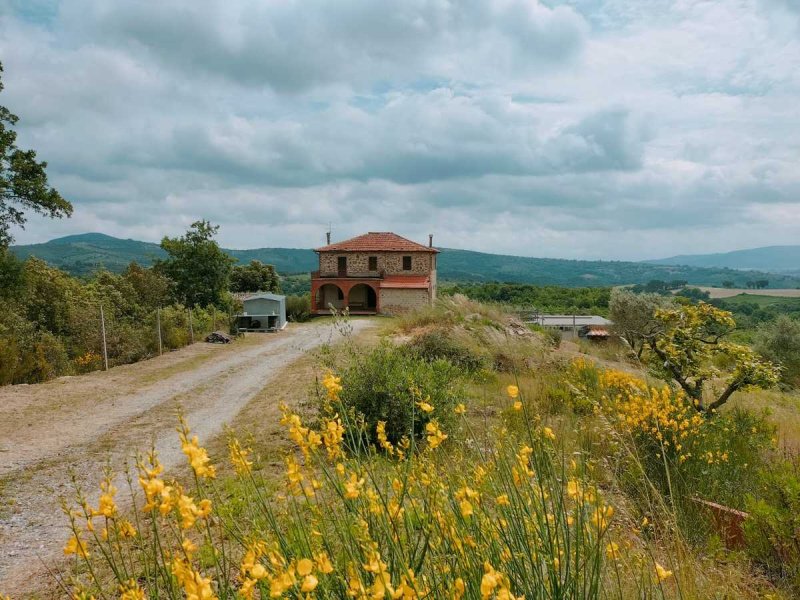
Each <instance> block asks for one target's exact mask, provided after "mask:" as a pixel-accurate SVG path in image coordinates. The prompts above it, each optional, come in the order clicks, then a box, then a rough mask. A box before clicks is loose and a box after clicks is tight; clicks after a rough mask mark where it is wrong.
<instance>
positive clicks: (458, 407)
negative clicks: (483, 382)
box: [453, 402, 467, 581]
mask: <svg viewBox="0 0 800 600" xmlns="http://www.w3.org/2000/svg"><path fill="white" fill-rule="evenodd" d="M453 412H454V413H456V414H457V415H463V414H464V413H466V412H467V407H466V406H464V403H463V402H461V403H459V404H458V405H456V407H455V408H454V409H453ZM456 581H458V580H456Z"/></svg>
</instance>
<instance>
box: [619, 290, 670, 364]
mask: <svg viewBox="0 0 800 600" xmlns="http://www.w3.org/2000/svg"><path fill="white" fill-rule="evenodd" d="M669 302H670V299H668V298H665V297H664V296H661V295H659V294H635V293H633V292H631V291H628V290H624V289H619V288H615V289H613V290H612V291H611V300H610V301H609V305H608V306H609V315H608V317H609V319H611V321H612V322H613V323H614V332H615V333H616V334H617V335H618V336H619V337H620V338H621V339H622V340H624V341H625V342H626V343H627V344H628V345H629V346H630V347H631V349H632V350H633V351H634V352H635V353H636V356H637V357H638V358H641V356H642V351H643V350H644V345H645V342H646V340H647V339H648V338H649V337H650V336H651V335H652V334H653V332H654V331H656V330H657V329H658V322H657V321H656V318H655V312H656V311H657V310H658V309H659V308H663V307H665V306H667V305H668V304H669Z"/></svg>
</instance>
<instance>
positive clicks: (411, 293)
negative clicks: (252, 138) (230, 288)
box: [381, 289, 428, 314]
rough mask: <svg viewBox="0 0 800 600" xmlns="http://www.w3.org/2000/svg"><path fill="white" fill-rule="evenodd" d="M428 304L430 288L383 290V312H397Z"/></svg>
mask: <svg viewBox="0 0 800 600" xmlns="http://www.w3.org/2000/svg"><path fill="white" fill-rule="evenodd" d="M426 304H428V290H403V289H383V290H381V312H382V313H385V314H397V313H402V312H407V311H409V310H413V309H415V308H420V307H421V306H425V305H426Z"/></svg>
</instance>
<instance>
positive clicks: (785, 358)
mask: <svg viewBox="0 0 800 600" xmlns="http://www.w3.org/2000/svg"><path fill="white" fill-rule="evenodd" d="M755 347H756V350H758V351H759V352H760V353H761V354H763V355H764V356H766V357H767V358H769V359H770V360H772V361H774V362H776V363H780V364H781V365H782V366H783V372H782V380H783V382H784V383H786V384H789V385H795V386H800V321H798V320H796V319H792V318H791V317H789V316H788V315H780V316H779V317H778V318H777V319H776V320H775V321H774V322H772V323H769V324H768V325H765V326H763V327H762V328H761V329H759V331H758V333H757V335H756V340H755Z"/></svg>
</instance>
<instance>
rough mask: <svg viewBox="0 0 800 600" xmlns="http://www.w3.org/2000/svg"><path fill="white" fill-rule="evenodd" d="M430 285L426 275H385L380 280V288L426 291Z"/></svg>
mask: <svg viewBox="0 0 800 600" xmlns="http://www.w3.org/2000/svg"><path fill="white" fill-rule="evenodd" d="M430 284H431V280H430V279H429V278H428V276H427V275H387V276H386V277H384V278H383V279H382V280H381V287H382V288H392V289H409V288H413V289H418V290H426V289H428V286H429V285H430Z"/></svg>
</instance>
